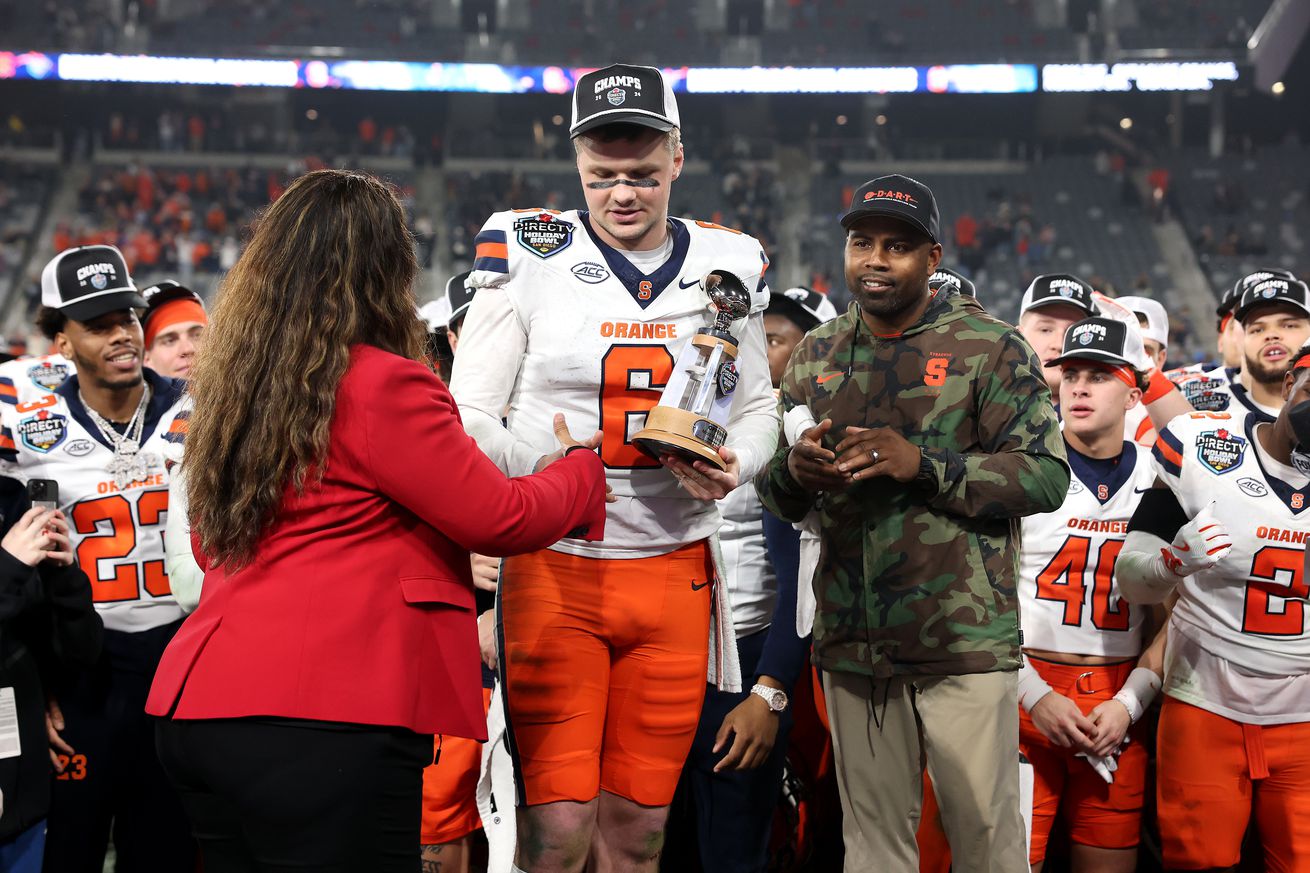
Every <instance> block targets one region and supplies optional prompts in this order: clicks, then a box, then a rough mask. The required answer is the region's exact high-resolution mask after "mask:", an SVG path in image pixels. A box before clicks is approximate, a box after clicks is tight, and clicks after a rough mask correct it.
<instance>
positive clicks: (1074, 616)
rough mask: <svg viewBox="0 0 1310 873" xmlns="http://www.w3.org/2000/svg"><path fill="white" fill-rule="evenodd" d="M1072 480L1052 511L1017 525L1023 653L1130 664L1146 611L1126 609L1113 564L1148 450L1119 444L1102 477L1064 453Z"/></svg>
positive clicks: (1146, 472)
mask: <svg viewBox="0 0 1310 873" xmlns="http://www.w3.org/2000/svg"><path fill="white" fill-rule="evenodd" d="M1069 455H1070V457H1069V461H1070V467H1071V468H1072V470H1073V475H1072V477H1071V478H1070V480H1069V493H1068V495H1067V496H1066V497H1065V500H1064V504H1063V505H1061V507H1060V508H1059V509H1057V510H1056V511H1055V512H1049V513H1043V514H1041V515H1030V516H1028V517H1027V518H1025V519H1023V527H1022V536H1023V540H1022V542H1023V547H1022V549H1021V551H1020V564H1019V604H1020V609H1019V614H1020V616H1021V617H1022V624H1023V643H1024V647H1025V648H1031V649H1041V650H1044V651H1048V652H1063V653H1065V654H1071V655H1101V656H1107V657H1122V658H1125V659H1126V658H1133V657H1136V656H1137V655H1139V654H1141V651H1142V626H1143V623H1144V622H1145V618H1146V610H1145V609H1144V608H1143V607H1140V606H1133V605H1130V604H1128V603H1125V602H1124V601H1123V600H1122V599H1121V597H1120V593H1119V586H1118V585H1117V584H1116V583H1115V579H1114V564H1115V560H1116V559H1117V558H1118V557H1119V551H1120V549H1122V548H1123V544H1124V539H1125V538H1126V537H1127V535H1128V520H1129V519H1130V518H1132V515H1133V512H1135V511H1136V509H1137V504H1139V503H1141V500H1142V494H1143V492H1145V491H1146V490H1147V489H1149V488H1150V487H1151V484H1152V482H1154V480H1155V472H1154V470H1153V469H1152V467H1151V455H1150V452H1149V451H1147V450H1146V449H1144V448H1142V447H1141V446H1139V445H1136V444H1134V443H1131V442H1125V443H1124V450H1123V454H1122V455H1120V458H1119V462H1118V464H1116V465H1115V467H1114V468H1113V470H1112V471H1111V472H1110V473H1109V475H1106V476H1098V475H1097V474H1096V472H1095V470H1094V469H1093V468H1092V467H1090V466H1089V465H1088V464H1086V463H1083V462H1082V461H1081V458H1080V457H1078V456H1077V455H1076V454H1075V453H1074V452H1072V451H1071V452H1070V453H1069Z"/></svg>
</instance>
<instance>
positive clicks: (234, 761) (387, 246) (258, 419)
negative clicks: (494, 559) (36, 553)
mask: <svg viewBox="0 0 1310 873" xmlns="http://www.w3.org/2000/svg"><path fill="white" fill-rule="evenodd" d="M416 270H417V266H416V264H415V260H414V252H413V241H412V238H411V237H410V235H409V233H408V231H407V230H406V228H405V221H404V213H403V211H402V209H401V207H400V204H399V203H398V201H397V200H396V198H395V196H394V195H393V194H392V193H391V192H390V191H389V190H388V189H387V188H386V187H385V186H384V185H382V184H381V183H380V182H378V181H377V180H375V179H373V178H371V177H368V176H364V175H360V174H355V173H345V172H339V171H332V170H325V171H319V172H315V173H310V174H308V175H306V176H304V177H302V178H300V179H299V180H297V181H296V182H295V183H293V184H292V185H291V186H290V187H288V188H287V190H286V192H285V193H283V195H282V196H281V197H280V198H279V199H278V200H277V202H275V203H274V204H273V205H272V206H271V207H269V209H268V211H267V213H266V214H265V215H264V217H263V218H262V219H261V221H260V223H259V224H258V226H257V228H256V230H255V233H254V236H253V238H252V239H251V242H250V244H249V246H248V247H247V249H246V251H245V253H244V254H243V255H242V257H241V260H240V261H239V262H238V263H237V265H236V266H235V267H234V268H233V270H232V271H231V273H230V274H229V275H228V277H227V279H226V281H225V283H224V286H223V291H222V295H221V296H220V298H219V302H218V307H217V309H216V310H215V312H214V316H213V326H212V327H211V328H210V332H209V335H208V337H207V342H206V346H205V348H204V350H203V351H202V353H201V355H200V357H199V359H198V361H197V364H196V367H195V371H194V378H193V380H192V384H191V391H192V395H193V397H194V411H193V413H192V415H191V419H190V433H189V434H188V435H187V438H186V439H187V442H186V457H185V461H184V463H185V465H186V470H187V475H188V479H189V491H188V495H189V498H190V509H191V521H192V528H193V532H194V536H195V537H196V538H197V540H198V545H199V553H200V554H201V555H203V556H204V557H203V558H202V560H201V564H202V566H205V567H206V568H207V569H206V574H205V582H204V588H203V593H202V596H201V600H200V605H199V607H198V608H197V609H196V611H195V612H194V613H193V614H192V615H191V616H190V617H189V618H188V619H187V620H186V622H185V624H183V626H182V628H181V630H180V631H179V632H178V633H177V635H176V636H175V637H174V639H173V642H172V644H171V645H170V646H169V647H168V650H167V651H166V652H165V654H164V657H163V660H162V661H161V663H160V665H159V668H158V670H157V672H156V673H155V678H154V684H153V687H152V689H151V694H150V699H149V702H148V705H147V711H148V712H150V713H151V714H152V715H157V716H163V717H165V719H164V720H161V721H160V723H159V726H158V732H157V745H158V749H159V754H160V757H161V760H162V761H163V763H164V767H165V769H166V770H167V772H168V774H169V778H170V779H171V780H172V781H173V783H174V785H175V786H176V787H177V789H178V791H179V792H180V794H181V796H182V799H183V804H184V805H185V807H186V809H187V812H188V814H189V816H190V817H191V820H192V825H193V830H194V831H195V835H196V837H197V839H198V840H199V841H200V845H201V848H202V851H203V853H204V856H205V869H206V871H207V873H222V871H227V870H264V869H273V868H278V869H280V868H281V866H282V865H284V864H285V865H290V864H293V863H294V864H295V865H297V866H303V867H304V868H306V869H314V870H319V871H328V870H343V871H344V870H370V871H382V870H393V869H394V870H408V871H412V870H414V869H415V868H416V866H417V856H418V846H419V815H420V798H421V771H422V768H423V767H424V766H425V765H426V764H429V763H431V761H432V734H434V733H440V734H453V735H457V736H464V737H473V738H477V739H484V738H485V735H484V729H485V717H484V714H483V708H482V691H481V678H480V671H479V656H478V643H477V630H476V625H475V617H474V611H473V582H472V577H471V574H470V571H469V551H470V550H473V551H476V552H480V553H482V554H487V555H509V554H516V553H519V552H527V551H531V550H534V549H539V548H542V547H544V546H546V545H548V544H550V543H553V542H555V541H556V540H558V539H560V538H561V537H563V536H565V535H566V534H571V535H572V534H573V532H575V531H584V532H585V536H586V537H587V538H588V539H600V538H601V536H602V534H603V528H604V522H605V515H604V506H605V485H604V478H603V472H602V468H601V464H600V460H599V458H598V457H597V456H596V455H595V453H594V452H592V451H591V448H594V439H595V438H593V441H592V442H591V443H589V444H587V445H580V444H577V443H574V442H573V441H572V440H571V439H564V438H562V441H565V442H567V443H568V444H569V445H568V446H567V447H565V448H562V449H561V451H560V452H558V453H556V457H553V458H549V459H547V460H551V461H553V462H552V463H549V464H548V465H547V466H546V467H545V468H544V469H543V470H542V472H540V473H538V474H536V475H533V476H527V477H522V478H518V479H506V478H505V477H504V475H503V474H502V473H501V472H500V471H499V470H498V469H497V468H496V467H495V466H494V465H493V464H492V463H491V462H490V461H488V460H487V459H486V458H485V457H484V456H483V455H482V454H481V452H479V450H478V449H477V447H476V446H475V445H474V444H473V441H472V440H471V439H469V437H467V436H466V435H465V433H464V429H463V427H462V426H461V424H460V421H459V414H458V412H457V411H456V407H455V402H454V401H453V400H452V399H451V396H450V393H449V392H448V391H447V390H446V387H445V385H443V384H442V383H441V381H440V380H439V379H438V378H437V377H436V376H434V375H433V374H432V372H431V370H430V369H428V367H426V366H425V365H424V363H423V362H422V361H421V360H420V359H421V357H422V350H423V342H424V339H425V333H424V329H423V327H422V325H421V322H419V320H418V319H417V317H416V315H415V305H414V297H413V292H412V290H411V288H412V283H413V280H414V276H415V273H416Z"/></svg>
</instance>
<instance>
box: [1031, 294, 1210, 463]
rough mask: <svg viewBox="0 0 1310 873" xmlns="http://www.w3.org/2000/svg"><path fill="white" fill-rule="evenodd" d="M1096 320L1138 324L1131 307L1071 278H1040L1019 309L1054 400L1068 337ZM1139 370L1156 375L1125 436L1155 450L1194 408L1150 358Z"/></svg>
mask: <svg viewBox="0 0 1310 873" xmlns="http://www.w3.org/2000/svg"><path fill="white" fill-rule="evenodd" d="M1094 315H1105V316H1108V317H1110V318H1115V319H1118V320H1120V321H1123V322H1125V323H1127V324H1131V325H1134V326H1135V325H1136V324H1137V317H1136V316H1135V315H1133V314H1132V313H1131V312H1130V311H1129V310H1128V309H1127V308H1126V307H1124V306H1122V305H1120V304H1119V302H1118V301H1116V300H1113V299H1111V298H1109V297H1106V296H1105V295H1104V294H1101V293H1099V292H1098V291H1096V290H1095V289H1093V288H1092V286H1091V285H1089V284H1087V283H1086V282H1084V281H1083V280H1082V279H1080V278H1078V277H1077V276H1074V275H1071V274H1069V273H1051V274H1048V275H1044V276H1038V277H1037V278H1035V279H1033V281H1032V283H1031V284H1029V286H1028V289H1027V290H1026V291H1024V294H1023V299H1022V300H1021V301H1020V304H1019V332H1020V333H1021V334H1023V338H1024V339H1026V340H1027V341H1028V344H1029V345H1030V346H1032V347H1033V351H1034V352H1036V353H1037V359H1038V360H1039V361H1041V362H1042V372H1043V373H1044V374H1045V375H1046V384H1047V386H1048V387H1049V388H1050V389H1051V396H1052V397H1059V396H1060V382H1061V379H1062V378H1063V376H1062V370H1061V368H1060V367H1059V366H1057V365H1056V364H1055V363H1054V361H1055V359H1056V358H1057V357H1059V356H1060V354H1061V351H1062V350H1063V347H1064V335H1065V332H1066V331H1068V329H1069V327H1070V326H1072V325H1073V324H1074V322H1076V321H1079V320H1081V319H1083V318H1087V317H1089V316H1094ZM1134 366H1137V367H1139V368H1143V369H1145V368H1150V373H1149V375H1148V381H1147V384H1146V390H1145V392H1144V393H1143V394H1142V400H1141V404H1140V406H1139V407H1137V408H1135V409H1134V410H1132V411H1131V412H1130V413H1129V415H1128V416H1127V417H1126V418H1125V420H1124V436H1125V437H1126V438H1127V439H1130V440H1133V441H1135V442H1137V443H1139V444H1140V445H1144V446H1147V447H1149V446H1150V445H1151V444H1152V443H1153V442H1154V441H1155V429H1156V428H1157V427H1161V426H1163V425H1165V424H1167V423H1168V422H1169V421H1170V419H1172V418H1173V417H1174V416H1176V415H1179V414H1181V413H1183V412H1187V411H1189V410H1190V406H1189V405H1188V404H1187V401H1186V399H1185V398H1184V397H1183V395H1182V394H1181V393H1179V392H1178V391H1177V390H1176V389H1175V387H1174V385H1173V383H1172V382H1170V381H1169V379H1167V378H1166V377H1165V376H1164V374H1163V373H1162V372H1161V371H1160V370H1159V368H1158V367H1156V366H1155V364H1153V363H1152V362H1151V361H1149V360H1148V359H1146V358H1145V353H1143V361H1142V362H1141V363H1138V364H1135V365H1134Z"/></svg>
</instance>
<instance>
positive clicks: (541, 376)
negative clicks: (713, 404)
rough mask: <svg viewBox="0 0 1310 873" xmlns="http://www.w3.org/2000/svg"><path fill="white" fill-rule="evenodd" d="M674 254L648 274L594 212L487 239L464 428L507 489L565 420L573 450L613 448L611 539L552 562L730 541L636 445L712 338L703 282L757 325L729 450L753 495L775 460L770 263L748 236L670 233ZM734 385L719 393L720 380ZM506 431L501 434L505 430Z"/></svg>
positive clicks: (711, 514)
mask: <svg viewBox="0 0 1310 873" xmlns="http://www.w3.org/2000/svg"><path fill="white" fill-rule="evenodd" d="M669 226H670V234H671V239H672V248H671V253H670V255H669V257H668V259H667V260H666V261H665V262H664V264H663V265H662V266H660V267H659V268H658V269H656V270H655V271H654V272H653V273H650V274H649V275H647V274H645V273H642V272H641V271H640V270H638V269H637V267H635V266H633V264H632V263H631V262H630V261H629V260H628V259H627V258H626V257H624V255H623V254H622V253H621V252H618V251H616V250H615V249H613V248H611V247H609V246H608V245H606V244H605V243H603V242H601V241H600V240H599V239H598V238H597V237H596V236H595V234H594V233H593V231H592V229H591V226H590V224H589V220H588V217H587V215H586V213H580V212H577V211H570V212H563V213H559V212H553V211H549V210H542V209H530V210H518V211H510V212H499V213H496V214H495V215H493V216H491V218H489V219H488V220H487V223H486V224H485V225H484V226H483V228H482V231H481V232H480V233H479V234H478V236H477V238H476V246H477V259H476V261H475V263H474V269H473V272H472V273H471V274H470V275H469V278H468V280H467V283H468V285H469V286H470V287H473V288H477V289H479V290H478V291H477V293H476V295H475V296H474V298H473V304H472V306H471V307H470V308H469V313H468V316H467V318H466V319H465V322H464V325H463V329H462V331H461V332H460V337H459V349H458V353H457V354H456V356H455V366H454V373H453V375H452V377H451V391H452V393H453V394H454V395H455V399H456V400H457V401H458V403H459V407H460V413H461V415H462V417H463V419H464V425H465V427H466V428H467V429H468V431H469V433H470V434H471V435H472V436H473V437H474V439H475V440H477V442H478V445H479V446H480V447H481V448H482V450H483V451H484V452H486V454H487V455H488V457H490V458H491V459H492V461H494V462H495V463H496V464H497V465H499V466H500V468H501V469H502V470H504V471H505V472H506V473H508V474H509V475H511V476H520V475H525V474H527V473H530V472H531V471H532V469H533V466H534V465H535V464H536V462H537V461H538V460H539V459H540V458H541V457H542V456H543V455H545V454H547V453H549V452H552V451H554V450H555V449H556V448H557V446H558V443H557V442H556V440H555V436H554V432H553V417H554V414H555V413H556V412H562V413H564V415H565V417H566V420H567V422H568V425H569V429H570V430H571V431H572V433H573V435H574V436H575V437H576V438H583V437H586V436H589V435H590V434H593V433H595V432H596V431H597V430H599V431H602V432H603V434H604V441H603V443H602V445H601V450H600V456H601V459H602V461H604V463H605V467H606V471H605V475H606V482H607V483H608V484H609V485H610V486H611V487H613V489H614V494H615V496H616V497H617V498H618V500H617V502H616V503H612V504H610V505H609V506H608V507H607V512H606V519H607V520H606V527H605V539H604V540H603V541H602V542H598V543H587V542H584V541H582V540H563V541H561V542H560V543H558V544H557V545H556V546H554V547H553V548H556V549H558V550H560V551H564V552H569V553H572V554H578V555H584V556H591V557H628V558H632V557H642V556H648V555H657V554H662V553H665V552H669V551H671V550H673V549H675V548H678V547H680V546H683V545H686V544H688V543H691V542H695V541H697V540H702V539H705V538H707V537H709V536H711V535H712V534H714V532H715V531H716V530H717V529H718V527H719V516H718V511H717V509H716V508H715V506H714V505H713V504H712V503H710V502H703V501H699V500H695V499H693V498H691V497H690V496H689V495H687V494H686V493H685V492H683V491H682V490H681V489H679V487H678V482H677V480H676V479H675V478H674V477H673V475H672V474H671V473H670V472H669V471H668V470H666V469H664V468H663V467H661V466H660V465H659V464H658V462H656V461H655V460H654V459H652V458H649V457H647V456H646V455H644V454H642V452H641V451H640V450H639V449H638V448H637V447H636V446H635V445H634V444H633V443H632V438H633V436H634V435H635V434H636V433H637V432H638V431H640V430H641V429H642V427H643V426H644V424H645V419H646V413H647V412H648V411H649V410H650V409H651V407H652V406H654V405H655V404H656V403H657V402H658V401H659V399H660V394H661V389H662V388H663V387H664V385H665V384H666V382H667V381H668V380H669V377H670V375H671V374H672V373H673V368H674V362H675V361H676V360H677V358H678V355H679V354H680V353H681V352H682V350H683V348H684V347H685V346H686V345H687V344H688V342H689V341H690V340H691V338H692V337H693V336H694V335H695V333H696V331H697V330H698V329H699V328H704V327H709V326H711V325H712V324H713V320H714V318H713V312H712V310H711V308H710V303H709V299H708V297H707V296H706V294H705V292H704V291H702V290H701V288H700V281H701V279H702V278H703V277H704V276H705V275H706V274H707V273H710V272H713V271H715V270H725V271H727V272H730V273H732V274H734V275H736V276H737V277H738V278H740V279H741V280H742V281H743V282H744V283H745V285H746V288H747V289H748V290H749V291H750V293H751V314H750V316H749V317H748V318H746V319H742V320H739V321H737V322H735V323H734V324H733V325H732V328H731V332H732V334H733V335H734V336H735V337H736V338H737V339H738V340H739V341H740V343H739V355H738V358H737V375H736V380H735V388H730V389H728V390H731V391H732V395H733V396H732V401H731V402H732V406H731V416H730V418H729V421H728V426H727V429H728V443H727V444H728V446H729V447H731V448H733V449H735V450H736V451H737V452H738V454H739V456H740V458H741V467H742V475H741V478H742V481H746V480H748V479H749V478H750V477H752V476H753V475H754V473H755V471H756V470H757V469H758V468H759V467H761V466H762V465H763V464H764V463H765V462H766V461H767V460H768V457H769V456H770V455H771V454H772V452H773V450H774V449H775V448H776V446H777V429H778V419H777V411H776V406H775V403H774V397H773V388H772V385H771V384H770V380H769V367H768V360H767V356H766V353H765V341H764V329H763V318H762V316H761V315H760V314H759V313H760V312H762V310H763V309H764V308H765V307H766V306H767V305H768V300H769V291H768V287H767V286H766V284H765V282H764V271H765V269H766V268H767V266H768V259H767V258H766V257H765V255H764V251H763V250H762V249H761V248H760V244H759V243H758V242H757V241H756V240H755V239H754V238H752V237H750V236H747V235H745V234H742V233H739V232H737V231H734V230H729V229H726V228H722V227H719V226H718V225H713V224H708V223H704V222H691V221H683V220H681V219H676V218H675V219H670V221H669ZM721 383H722V380H721ZM502 418H504V420H505V422H506V423H505V425H504V426H502V424H501V421H502Z"/></svg>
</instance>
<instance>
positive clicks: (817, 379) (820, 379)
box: [814, 373, 841, 385]
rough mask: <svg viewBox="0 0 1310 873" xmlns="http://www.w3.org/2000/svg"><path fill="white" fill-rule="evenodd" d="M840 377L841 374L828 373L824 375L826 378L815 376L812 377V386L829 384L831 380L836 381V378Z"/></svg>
mask: <svg viewBox="0 0 1310 873" xmlns="http://www.w3.org/2000/svg"><path fill="white" fill-rule="evenodd" d="M840 375H841V373H829V374H828V375H826V376H815V377H814V384H816V385H822V384H823V383H824V382H830V381H832V380H833V379H836V378H837V377H838V376H840Z"/></svg>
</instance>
